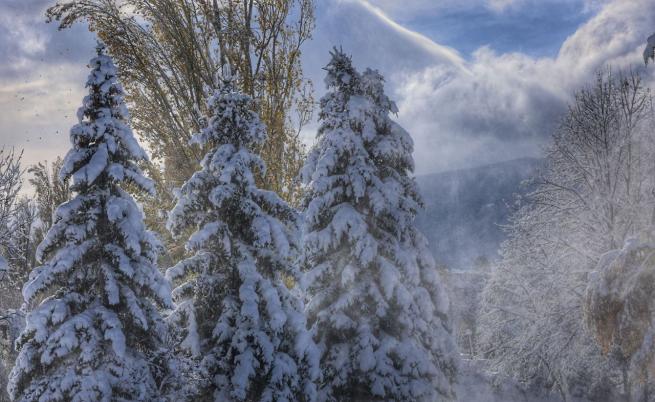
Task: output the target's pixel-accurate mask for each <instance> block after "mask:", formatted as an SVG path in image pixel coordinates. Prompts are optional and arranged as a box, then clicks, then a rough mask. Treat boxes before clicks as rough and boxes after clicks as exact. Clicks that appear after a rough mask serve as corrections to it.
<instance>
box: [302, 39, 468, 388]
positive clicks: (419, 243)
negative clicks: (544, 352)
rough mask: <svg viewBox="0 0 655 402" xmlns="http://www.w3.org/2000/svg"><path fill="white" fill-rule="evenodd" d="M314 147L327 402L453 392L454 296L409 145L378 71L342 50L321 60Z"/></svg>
mask: <svg viewBox="0 0 655 402" xmlns="http://www.w3.org/2000/svg"><path fill="white" fill-rule="evenodd" d="M326 70H327V77H326V80H325V82H326V84H327V87H328V90H329V91H328V93H327V94H326V95H325V96H324V97H323V99H321V104H320V108H321V109H320V116H319V118H320V120H321V125H320V128H319V131H318V143H317V144H316V145H315V147H314V148H313V150H312V151H311V152H310V154H309V156H308V160H307V163H306V165H305V167H304V169H303V171H302V179H303V182H304V184H305V186H306V188H305V190H306V197H305V200H304V209H305V219H304V232H303V236H304V253H303V259H302V266H303V269H304V270H305V271H306V274H305V276H304V279H303V286H304V287H305V289H306V291H307V297H308V300H309V302H308V306H307V313H308V315H307V319H308V321H309V324H310V326H311V329H312V331H313V334H314V337H315V341H316V342H317V344H318V346H319V349H320V350H321V353H322V358H321V367H322V376H323V381H322V385H321V389H320V391H319V399H320V400H328V401H376V400H377V401H382V400H384V401H437V400H448V399H450V398H453V396H454V392H453V382H454V380H455V374H456V357H455V356H456V354H455V343H454V341H453V338H452V331H451V326H450V322H449V318H448V316H447V312H448V309H449V302H448V298H447V296H446V294H445V293H444V290H443V288H442V287H441V285H440V282H439V278H438V275H437V272H436V269H435V264H434V260H433V258H432V256H431V255H430V252H429V251H428V248H427V244H426V241H425V239H424V237H423V236H422V235H421V234H420V233H419V232H418V231H417V229H416V227H415V226H414V219H415V215H416V212H417V210H418V208H420V206H421V201H420V197H419V195H418V190H417V187H416V183H415V181H414V180H413V179H412V178H410V177H409V173H410V172H411V171H412V170H413V166H414V163H413V158H412V155H411V154H412V150H413V142H412V140H411V138H410V136H409V134H408V133H407V132H406V131H405V130H404V129H403V128H402V127H400V126H399V125H398V124H396V123H395V122H393V121H392V120H391V119H390V117H389V114H390V113H395V112H396V106H395V104H394V103H393V102H392V101H390V100H389V99H388V98H387V97H386V95H385V94H384V90H383V79H382V77H381V76H380V75H379V74H378V73H377V72H375V71H371V70H367V71H366V72H365V73H364V74H361V75H360V74H359V73H358V72H357V71H356V70H355V68H354V67H353V66H352V62H351V59H350V58H349V57H348V56H346V55H345V54H343V53H342V52H341V51H337V50H335V51H334V52H333V53H332V60H331V61H330V63H329V64H328V65H327V67H326Z"/></svg>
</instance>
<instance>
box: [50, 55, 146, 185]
mask: <svg viewBox="0 0 655 402" xmlns="http://www.w3.org/2000/svg"><path fill="white" fill-rule="evenodd" d="M96 52H97V56H96V57H94V58H93V59H91V62H90V67H91V69H92V70H91V73H90V74H89V78H88V79H87V82H86V87H87V88H88V89H89V94H88V95H87V96H86V97H85V98H84V100H83V102H82V106H81V107H80V108H79V110H78V112H77V117H78V120H79V123H78V124H76V125H75V126H73V128H71V131H70V139H71V142H72V144H73V149H71V150H70V151H69V152H68V154H67V155H66V158H65V160H64V165H63V166H62V169H61V171H60V179H61V180H66V179H68V178H70V177H71V176H72V177H73V190H76V191H77V190H80V189H81V188H83V187H87V186H92V185H93V184H94V183H95V182H96V180H98V178H100V177H102V178H103V179H104V178H106V179H111V180H114V181H116V182H124V181H130V182H132V183H134V184H135V185H137V186H138V187H139V188H141V189H142V190H145V191H148V192H150V193H154V186H153V184H152V182H151V181H150V180H148V179H146V178H144V177H143V175H142V173H141V169H139V167H138V166H137V164H136V162H138V161H141V160H147V159H148V157H147V155H146V153H145V151H144V150H143V148H141V146H140V145H139V144H138V142H137V141H136V138H135V136H134V134H133V133H132V129H131V128H130V127H129V114H128V111H127V107H126V106H125V101H124V92H123V88H122V86H121V85H120V84H119V82H118V73H117V71H116V67H115V66H114V63H113V61H112V59H111V57H110V56H108V55H106V54H105V47H104V45H103V44H102V43H98V45H97V47H96Z"/></svg>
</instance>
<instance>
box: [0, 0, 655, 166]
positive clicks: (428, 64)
mask: <svg viewBox="0 0 655 402" xmlns="http://www.w3.org/2000/svg"><path fill="white" fill-rule="evenodd" d="M52 3H53V1H52V0H0V55H2V57H1V58H0V143H2V145H5V146H13V147H17V148H24V149H25V158H24V159H25V163H26V164H30V163H35V162H36V161H39V160H44V159H48V160H53V159H54V158H55V157H56V156H58V155H62V154H64V153H65V152H66V150H67V148H68V146H69V144H68V135H67V133H68V130H69V128H70V126H71V125H72V124H74V123H75V118H74V116H75V111H76V109H77V107H78V106H79V104H80V102H81V99H82V96H83V95H84V82H85V77H86V74H87V70H86V67H85V66H86V62H87V60H88V59H89V58H90V57H91V56H92V48H93V44H94V38H93V35H92V34H91V33H89V32H87V31H86V28H85V27H84V26H83V25H77V26H75V27H74V28H73V29H72V30H68V31H64V32H58V31H57V30H56V27H55V26H54V25H52V24H50V25H48V24H45V22H44V14H43V13H44V10H45V8H46V7H47V6H48V5H50V4H52ZM316 17H317V26H316V31H315V34H314V39H313V40H312V41H311V42H309V43H308V44H307V45H306V47H305V49H304V59H303V60H304V68H305V73H306V75H307V76H308V77H309V78H311V79H312V80H313V81H314V84H315V85H314V86H315V88H316V90H317V95H318V96H320V95H321V94H322V93H323V92H324V89H323V85H322V78H323V73H324V72H323V70H322V69H321V67H323V66H324V65H325V63H326V62H327V59H328V51H329V49H330V48H331V47H332V46H335V45H337V46H342V47H343V48H344V50H346V51H347V52H349V53H350V54H352V56H353V60H354V62H355V63H356V65H357V66H358V67H359V68H360V69H363V68H364V67H372V68H376V69H379V70H380V71H381V72H382V73H383V74H384V75H385V77H386V83H387V84H386V88H387V91H388V92H389V94H391V96H392V97H393V98H394V99H395V100H396V101H397V103H398V106H399V109H400V113H399V114H398V116H397V119H398V121H399V122H400V123H401V124H402V125H403V126H404V127H405V128H406V129H407V130H408V131H409V132H410V134H411V135H412V137H413V138H414V140H415V143H416V146H415V148H416V151H415V157H416V162H417V173H418V174H422V173H430V172H438V171H444V170H449V169H459V168H465V167H469V166H477V165H482V164H485V163H493V162H498V161H502V160H508V159H513V158H518V157H523V156H538V155H539V154H540V153H541V150H542V148H543V146H544V145H545V144H547V142H548V138H549V136H550V134H551V133H552V131H553V130H554V128H555V127H556V124H557V121H558V119H559V117H560V116H561V115H562V113H563V112H564V111H565V110H566V105H567V102H570V101H571V99H572V96H573V94H574V93H575V90H577V89H578V88H580V87H581V86H582V85H585V84H586V83H588V82H590V81H591V80H593V77H594V73H595V72H596V71H598V70H599V69H601V68H603V67H604V66H606V65H611V66H613V67H614V68H622V67H630V66H632V67H634V68H637V69H641V70H640V71H643V72H644V73H645V74H646V76H647V78H648V79H649V80H650V79H652V76H653V71H654V69H653V68H650V69H644V67H643V62H642V61H641V56H640V54H641V50H642V48H643V44H644V42H645V39H646V37H647V36H648V35H649V34H650V33H652V32H653V31H655V7H653V5H652V0H317V12H316ZM315 127H316V126H315V125H312V126H310V127H308V128H307V129H306V130H305V132H304V133H303V134H304V139H305V140H306V141H307V142H308V143H311V142H312V140H313V137H314V133H315V131H314V130H315Z"/></svg>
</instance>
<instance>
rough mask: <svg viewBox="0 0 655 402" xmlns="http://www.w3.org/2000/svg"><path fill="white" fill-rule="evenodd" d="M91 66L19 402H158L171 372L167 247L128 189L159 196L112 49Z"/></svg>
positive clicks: (30, 290)
mask: <svg viewBox="0 0 655 402" xmlns="http://www.w3.org/2000/svg"><path fill="white" fill-rule="evenodd" d="M97 53H98V55H97V57H95V58H93V59H92V60H91V63H90V65H91V68H92V72H91V74H90V75H89V79H88V81H87V84H86V86H87V87H88V88H89V95H88V96H86V97H85V98H84V101H83V105H82V107H81V108H80V109H79V111H78V119H79V124H77V125H75V126H73V128H72V129H71V132H70V139H71V143H72V145H73V148H72V149H71V150H70V151H69V152H68V154H67V155H66V159H65V161H64V165H63V167H62V169H61V172H60V179H61V180H65V179H67V178H69V177H72V178H73V185H72V189H73V191H74V192H75V197H74V198H73V199H72V200H71V201H68V202H66V203H64V204H62V205H61V206H60V207H59V208H58V209H57V211H56V215H55V219H54V224H53V226H52V227H51V228H50V230H49V231H48V233H47V235H46V238H45V239H44V240H43V242H42V243H41V244H40V245H39V248H38V250H37V257H38V258H39V260H40V261H44V265H42V266H40V267H38V268H35V269H34V270H33V271H32V273H31V274H30V277H29V280H28V281H27V283H26V284H25V286H24V287H23V296H24V298H25V300H26V302H27V303H30V304H36V303H38V305H36V306H35V307H34V308H33V309H32V310H31V311H30V312H29V314H28V316H27V325H26V328H25V329H24V331H23V332H22V334H21V335H20V337H19V339H18V341H17V343H16V344H17V347H18V349H19V350H20V352H19V356H18V359H17V361H16V365H15V366H14V368H13V370H12V372H11V376H10V384H9V385H8V389H9V392H10V394H11V395H12V398H13V399H14V400H16V401H137V400H139V401H156V400H159V399H160V396H159V391H158V380H160V379H161V376H164V375H166V374H167V373H166V371H165V370H166V369H167V367H161V366H158V365H156V364H154V363H153V361H156V359H157V356H159V353H160V350H159V349H160V347H161V339H160V336H162V335H163V334H165V332H166V328H165V326H164V321H163V320H162V319H161V318H160V315H159V313H158V312H157V309H156V306H157V305H158V306H164V307H165V306H170V305H171V304H172V303H171V295H170V286H169V284H168V282H167V281H166V280H165V279H164V278H163V276H162V275H161V274H160V273H159V271H158V270H157V266H156V257H157V252H158V249H159V243H158V242H157V240H156V238H155V237H154V235H153V234H152V233H151V232H148V231H147V230H146V229H145V227H144V224H143V216H142V213H141V211H140V210H139V208H138V206H137V205H136V203H135V202H134V200H133V199H132V197H131V196H130V195H129V194H128V193H127V192H126V191H125V190H124V189H123V188H122V186H123V185H125V184H127V183H129V184H130V185H133V186H136V187H138V188H140V189H142V190H145V191H152V188H153V186H152V184H151V182H150V181H149V180H148V179H146V178H145V177H144V176H143V175H142V174H141V171H140V169H139V168H138V167H137V165H136V162H137V161H139V160H145V159H146V158H147V156H146V154H145V152H144V151H143V149H142V148H141V147H140V146H139V144H138V143H137V141H136V139H135V137H134V135H133V133H132V131H131V129H130V128H129V126H128V114H127V109H126V107H125V104H124V101H123V90H122V88H121V86H120V84H119V83H118V81H117V76H116V70H115V68H114V65H113V63H112V60H111V58H110V57H109V56H107V55H105V53H104V46H103V45H98V48H97Z"/></svg>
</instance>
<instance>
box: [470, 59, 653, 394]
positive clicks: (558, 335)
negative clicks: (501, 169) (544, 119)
mask: <svg viewBox="0 0 655 402" xmlns="http://www.w3.org/2000/svg"><path fill="white" fill-rule="evenodd" d="M652 119H653V110H652V107H651V98H650V93H649V91H648V90H647V89H646V88H644V86H643V84H642V82H641V80H640V78H639V76H638V75H637V74H635V73H628V74H616V75H614V74H612V73H610V72H607V73H601V74H599V75H598V78H597V80H596V82H595V84H594V85H592V86H590V87H588V88H585V89H583V90H581V91H579V92H578V94H577V96H576V98H575V102H574V103H573V105H572V106H571V107H570V109H569V112H568V113H567V115H566V117H565V118H564V119H563V121H562V124H561V126H560V129H559V130H558V131H557V132H556V133H555V135H554V137H553V143H552V146H551V147H550V148H549V149H548V152H547V159H546V161H547V166H546V168H545V169H544V172H543V173H542V174H540V175H539V177H538V178H537V179H536V182H535V185H536V190H535V191H534V192H532V193H531V194H529V196H528V197H527V199H526V200H525V201H526V202H525V205H523V206H522V207H521V209H520V210H519V211H518V213H517V214H516V215H515V216H514V218H513V221H512V224H511V225H510V227H509V228H508V230H509V240H508V241H507V242H506V243H505V244H504V245H503V246H502V253H501V255H502V260H501V261H500V263H499V264H498V267H497V268H496V270H495V272H494V273H493V275H492V277H491V279H490V281H489V283H488V285H487V286H486V289H485V292H484V303H483V304H484V305H483V313H482V317H481V321H482V328H483V336H482V338H483V343H485V344H486V347H487V350H486V351H487V354H488V356H489V357H490V359H491V362H492V367H493V368H494V369H496V370H499V371H504V372H506V373H509V374H510V375H512V376H514V377H515V378H518V379H519V380H521V381H522V382H524V383H526V384H537V383H540V384H542V385H543V384H545V385H546V386H547V387H551V388H552V389H554V390H557V391H559V392H560V394H561V395H562V397H563V398H564V399H565V400H566V399H570V398H571V397H573V396H575V395H576V393H577V394H579V393H584V394H586V396H587V397H591V398H593V397H594V396H595V395H596V396H598V397H599V398H601V399H602V398H603V397H604V398H607V393H608V392H610V391H611V390H608V389H607V387H608V386H610V385H612V384H614V385H615V387H614V392H620V393H623V394H628V393H629V389H630V379H629V378H627V376H626V375H622V374H625V370H624V368H625V363H626V362H625V361H620V360H617V359H613V358H611V357H610V356H604V355H603V354H602V350H601V349H600V348H599V347H598V345H597V344H596V343H595V341H594V339H593V336H592V335H591V334H590V333H589V331H587V329H586V327H585V325H584V318H583V298H584V297H583V296H584V293H585V289H586V287H587V281H588V275H589V273H590V272H591V271H592V270H593V269H594V267H595V266H596V264H597V262H598V260H599V258H600V256H601V255H602V254H603V253H605V252H606V251H608V250H611V249H614V248H616V247H617V246H620V245H622V244H623V242H624V241H625V239H626V238H628V237H631V236H634V235H635V234H636V233H639V232H640V231H642V230H643V229H644V228H646V227H648V226H649V225H650V224H651V215H652V211H653V205H654V203H653V202H654V201H655V199H654V197H653V191H654V190H655V180H654V177H655V176H654V173H655V169H654V168H655V148H654V147H653V143H655V141H654V140H655V138H653V132H652V129H651V127H652ZM622 371H623V373H622ZM603 395H605V396H603Z"/></svg>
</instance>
